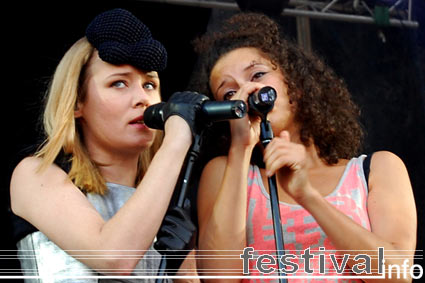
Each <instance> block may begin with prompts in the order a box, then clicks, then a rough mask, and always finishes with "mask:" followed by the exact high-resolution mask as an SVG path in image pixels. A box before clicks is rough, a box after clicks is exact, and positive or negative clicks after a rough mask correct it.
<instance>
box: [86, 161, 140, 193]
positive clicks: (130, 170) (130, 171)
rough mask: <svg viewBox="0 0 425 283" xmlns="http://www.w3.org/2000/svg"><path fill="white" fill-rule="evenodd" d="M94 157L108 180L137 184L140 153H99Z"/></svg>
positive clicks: (116, 182) (130, 185)
mask: <svg viewBox="0 0 425 283" xmlns="http://www.w3.org/2000/svg"><path fill="white" fill-rule="evenodd" d="M92 159H93V162H94V163H95V164H96V165H97V167H98V168H99V171H100V174H101V175H102V176H103V178H104V179H105V181H106V182H110V183H115V184H120V185H125V186H128V187H134V186H135V180H136V177H137V172H138V161H139V155H136V154H135V155H117V154H97V155H96V156H95V157H93V158H92Z"/></svg>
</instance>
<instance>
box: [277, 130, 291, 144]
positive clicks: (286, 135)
mask: <svg viewBox="0 0 425 283" xmlns="http://www.w3.org/2000/svg"><path fill="white" fill-rule="evenodd" d="M279 137H280V138H282V139H284V140H285V141H287V142H290V141H291V135H290V134H289V132H288V131H282V132H280V134H279Z"/></svg>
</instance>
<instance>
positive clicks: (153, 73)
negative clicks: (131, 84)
mask: <svg viewBox="0 0 425 283" xmlns="http://www.w3.org/2000/svg"><path fill="white" fill-rule="evenodd" d="M143 73H144V74H145V75H146V76H148V77H150V78H152V79H159V76H158V73H157V72H155V71H150V72H143ZM131 74H132V72H121V73H114V74H111V75H109V76H108V78H112V77H121V76H130V75H131Z"/></svg>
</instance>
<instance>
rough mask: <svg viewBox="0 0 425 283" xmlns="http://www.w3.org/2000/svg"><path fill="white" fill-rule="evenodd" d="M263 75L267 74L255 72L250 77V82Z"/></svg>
mask: <svg viewBox="0 0 425 283" xmlns="http://www.w3.org/2000/svg"><path fill="white" fill-rule="evenodd" d="M265 74H267V72H256V73H255V74H254V75H253V76H252V79H251V81H252V80H254V79H258V78H261V77H262V76H264V75H265Z"/></svg>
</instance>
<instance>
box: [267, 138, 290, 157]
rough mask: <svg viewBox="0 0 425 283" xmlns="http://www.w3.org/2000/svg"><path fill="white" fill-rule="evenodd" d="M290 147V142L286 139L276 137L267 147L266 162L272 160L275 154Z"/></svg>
mask: <svg viewBox="0 0 425 283" xmlns="http://www.w3.org/2000/svg"><path fill="white" fill-rule="evenodd" d="M289 146H290V142H289V141H287V140H286V139H285V138H281V137H280V136H279V137H276V138H274V139H272V141H271V142H270V143H269V144H268V145H267V147H266V148H265V150H264V160H267V159H269V158H270V156H271V155H272V154H275V153H276V151H278V150H283V149H285V148H287V147H289Z"/></svg>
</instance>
